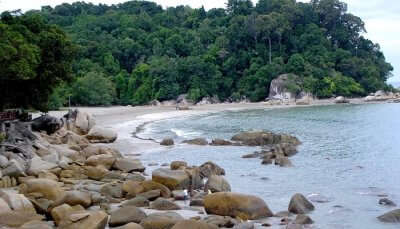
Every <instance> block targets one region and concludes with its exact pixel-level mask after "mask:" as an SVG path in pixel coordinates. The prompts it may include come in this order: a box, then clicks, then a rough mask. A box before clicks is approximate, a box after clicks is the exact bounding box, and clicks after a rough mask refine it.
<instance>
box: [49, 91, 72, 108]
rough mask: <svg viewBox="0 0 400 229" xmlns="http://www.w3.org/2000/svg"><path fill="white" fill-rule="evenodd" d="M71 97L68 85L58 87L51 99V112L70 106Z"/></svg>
mask: <svg viewBox="0 0 400 229" xmlns="http://www.w3.org/2000/svg"><path fill="white" fill-rule="evenodd" d="M70 95H71V92H70V88H69V87H67V86H66V85H60V86H58V87H56V88H55V89H54V90H53V93H52V94H51V95H50V97H49V104H48V108H49V110H58V109H60V108H61V107H63V106H66V105H68V102H69V101H68V100H69V96H70Z"/></svg>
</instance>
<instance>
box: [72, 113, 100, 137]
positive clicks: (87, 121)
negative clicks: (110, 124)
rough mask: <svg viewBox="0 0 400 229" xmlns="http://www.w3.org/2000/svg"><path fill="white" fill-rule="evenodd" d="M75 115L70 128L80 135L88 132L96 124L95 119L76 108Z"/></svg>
mask: <svg viewBox="0 0 400 229" xmlns="http://www.w3.org/2000/svg"><path fill="white" fill-rule="evenodd" d="M75 112H76V117H75V120H74V123H73V128H72V130H73V131H74V132H75V133H77V134H80V135H85V134H88V133H89V131H90V130H91V129H92V128H93V127H94V126H95V125H96V120H95V119H94V118H93V117H92V116H91V115H90V114H88V113H86V112H82V111H79V110H76V111H75Z"/></svg>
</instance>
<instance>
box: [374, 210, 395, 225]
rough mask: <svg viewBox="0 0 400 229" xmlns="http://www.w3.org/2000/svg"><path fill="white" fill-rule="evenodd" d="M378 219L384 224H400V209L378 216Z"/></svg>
mask: <svg viewBox="0 0 400 229" xmlns="http://www.w3.org/2000/svg"><path fill="white" fill-rule="evenodd" d="M378 219H379V220H380V221H381V222H384V223H400V209H396V210H393V211H390V212H387V213H385V214H383V215H381V216H378Z"/></svg>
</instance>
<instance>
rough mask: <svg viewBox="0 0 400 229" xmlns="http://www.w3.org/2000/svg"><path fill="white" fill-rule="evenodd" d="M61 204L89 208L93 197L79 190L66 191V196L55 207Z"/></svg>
mask: <svg viewBox="0 0 400 229" xmlns="http://www.w3.org/2000/svg"><path fill="white" fill-rule="evenodd" d="M61 204H68V205H70V206H74V205H81V206H83V207H85V208H88V207H90V205H91V204H92V196H91V195H90V193H89V192H83V191H78V190H72V191H66V192H65V195H64V196H63V197H62V198H60V199H59V200H57V201H56V202H55V203H54V204H53V206H59V205H61Z"/></svg>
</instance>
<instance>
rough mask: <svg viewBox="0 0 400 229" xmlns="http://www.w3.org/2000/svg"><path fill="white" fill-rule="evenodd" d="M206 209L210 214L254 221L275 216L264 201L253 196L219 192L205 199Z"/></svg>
mask: <svg viewBox="0 0 400 229" xmlns="http://www.w3.org/2000/svg"><path fill="white" fill-rule="evenodd" d="M204 208H205V210H206V212H207V213H208V214H215V215H221V216H231V217H239V218H241V219H243V220H253V219H260V218H265V217H271V216H273V214H272V212H271V210H270V209H269V208H268V206H267V204H266V203H265V202H264V200H262V199H260V198H258V197H256V196H251V195H244V194H239V193H231V192H218V193H213V194H209V195H207V196H206V197H204Z"/></svg>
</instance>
